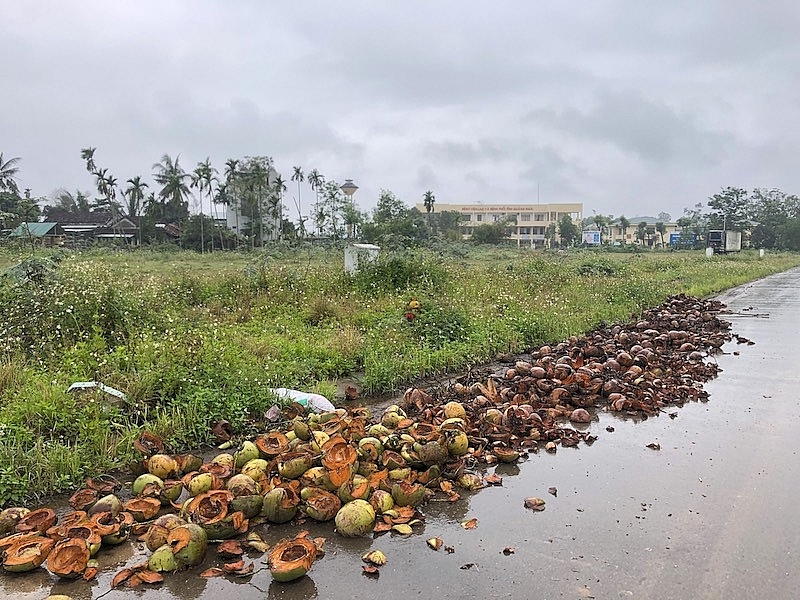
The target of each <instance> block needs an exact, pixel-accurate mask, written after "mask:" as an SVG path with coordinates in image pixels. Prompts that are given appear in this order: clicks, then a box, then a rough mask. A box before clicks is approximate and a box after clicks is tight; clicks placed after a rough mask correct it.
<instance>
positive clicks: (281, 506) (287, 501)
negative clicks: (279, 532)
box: [261, 487, 300, 523]
mask: <svg viewBox="0 0 800 600" xmlns="http://www.w3.org/2000/svg"><path fill="white" fill-rule="evenodd" d="M299 501H300V499H299V497H298V496H297V494H296V493H295V492H294V491H293V490H291V488H285V487H276V488H274V489H272V490H270V491H269V492H267V493H266V494H264V501H263V506H262V508H261V516H262V517H266V519H267V520H268V521H270V522H271V523H288V522H289V521H291V520H292V519H294V517H295V515H296V514H297V505H298V503H299Z"/></svg>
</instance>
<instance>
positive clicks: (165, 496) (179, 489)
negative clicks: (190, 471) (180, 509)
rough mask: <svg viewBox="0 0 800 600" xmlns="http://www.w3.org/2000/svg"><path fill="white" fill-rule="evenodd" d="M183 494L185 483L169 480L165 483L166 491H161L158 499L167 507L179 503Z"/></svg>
mask: <svg viewBox="0 0 800 600" xmlns="http://www.w3.org/2000/svg"><path fill="white" fill-rule="evenodd" d="M182 493H183V482H182V481H180V480H178V479H167V480H165V481H164V489H162V490H161V494H159V496H158V499H159V500H160V501H161V504H163V505H164V506H167V505H169V504H172V503H173V502H177V501H178V498H180V497H181V494H182Z"/></svg>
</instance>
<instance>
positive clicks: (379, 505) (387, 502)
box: [369, 490, 394, 515]
mask: <svg viewBox="0 0 800 600" xmlns="http://www.w3.org/2000/svg"><path fill="white" fill-rule="evenodd" d="M369 503H370V504H371V505H372V508H373V509H374V510H375V512H376V513H377V514H379V515H380V514H383V513H385V512H386V511H387V510H392V509H393V508H394V498H392V495H391V494H390V493H389V492H387V491H386V490H375V491H374V492H372V495H371V496H370V497H369Z"/></svg>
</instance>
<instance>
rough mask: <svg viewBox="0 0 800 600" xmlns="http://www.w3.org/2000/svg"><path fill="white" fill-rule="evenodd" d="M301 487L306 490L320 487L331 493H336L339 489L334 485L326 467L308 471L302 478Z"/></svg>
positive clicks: (313, 468)
mask: <svg viewBox="0 0 800 600" xmlns="http://www.w3.org/2000/svg"><path fill="white" fill-rule="evenodd" d="M300 485H301V486H302V487H304V488H305V487H319V488H323V489H325V490H327V491H329V492H335V491H337V490H338V489H339V488H338V487H337V486H335V485H333V482H332V481H331V478H330V476H329V475H328V471H327V469H325V467H311V468H310V469H308V471H306V472H305V473H303V476H302V477H301V478H300Z"/></svg>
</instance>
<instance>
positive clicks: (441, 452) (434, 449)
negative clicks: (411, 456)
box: [417, 442, 449, 466]
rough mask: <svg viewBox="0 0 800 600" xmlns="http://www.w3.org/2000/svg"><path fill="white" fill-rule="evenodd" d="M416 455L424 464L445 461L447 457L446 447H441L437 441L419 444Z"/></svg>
mask: <svg viewBox="0 0 800 600" xmlns="http://www.w3.org/2000/svg"><path fill="white" fill-rule="evenodd" d="M417 455H418V456H419V459H420V460H421V461H422V463H423V464H425V465H428V466H429V465H436V464H441V463H444V462H447V460H448V458H449V454H448V450H447V448H443V447H442V445H441V444H440V443H439V442H427V443H425V444H422V446H420V448H419V450H418V452H417Z"/></svg>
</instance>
